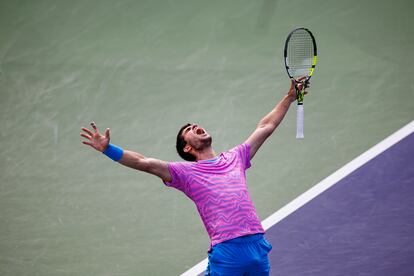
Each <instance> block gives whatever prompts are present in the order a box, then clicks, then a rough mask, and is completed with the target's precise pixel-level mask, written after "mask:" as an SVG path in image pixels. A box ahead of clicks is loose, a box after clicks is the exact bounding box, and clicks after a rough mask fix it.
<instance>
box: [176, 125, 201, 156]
mask: <svg viewBox="0 0 414 276" xmlns="http://www.w3.org/2000/svg"><path fill="white" fill-rule="evenodd" d="M189 126H191V124H185V125H184V126H182V127H181V128H180V131H178V134H177V143H176V144H175V147H176V148H177V152H178V155H179V156H181V158H182V159H184V160H187V161H196V158H195V156H194V155H192V154H191V153H188V152H184V147H185V145H187V142H186V141H185V140H184V137H183V135H182V132H183V130H184V129H185V128H187V127H189Z"/></svg>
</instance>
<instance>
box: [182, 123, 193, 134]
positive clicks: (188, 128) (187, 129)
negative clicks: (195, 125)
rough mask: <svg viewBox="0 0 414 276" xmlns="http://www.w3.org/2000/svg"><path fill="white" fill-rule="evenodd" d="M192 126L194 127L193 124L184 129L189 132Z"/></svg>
mask: <svg viewBox="0 0 414 276" xmlns="http://www.w3.org/2000/svg"><path fill="white" fill-rule="evenodd" d="M191 127H192V125H191V126H188V127H186V128H185V129H184V133H187V132H188V131H190V129H191Z"/></svg>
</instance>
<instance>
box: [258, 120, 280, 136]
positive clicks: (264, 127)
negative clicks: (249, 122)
mask: <svg viewBox="0 0 414 276" xmlns="http://www.w3.org/2000/svg"><path fill="white" fill-rule="evenodd" d="M276 127H277V126H276V125H273V124H269V123H267V124H259V125H258V126H257V128H258V129H260V131H261V132H262V133H263V134H264V135H266V136H270V135H272V133H273V131H275V129H276Z"/></svg>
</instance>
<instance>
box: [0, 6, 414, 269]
mask: <svg viewBox="0 0 414 276" xmlns="http://www.w3.org/2000/svg"><path fill="white" fill-rule="evenodd" d="M413 10H414V4H413V2H412V1H408V0H407V1H403V0H399V1H374V0H372V1H363V0H362V1H361V0H352V1H322V0H314V1H305V0H302V1H297V0H294V1H292V0H283V1H282V0H280V1H272V0H257V1H250V0H245V1H243V0H232V1H218V0H217V1H216V0H214V1H201V0H186V1H184V0H177V1H154V0H152V1H150V0H148V1H140V0H137V1H132V0H131V1H126V0H120V1H109V0H101V1H98V0H89V1H79V0H76V1H62V0H60V1H51V0H50V1H47V0H39V1H28V0H27V1H18V0H15V1H11V0H3V1H0V93H1V101H0V125H1V128H0V137H1V143H0V153H1V160H0V275H39V276H49V275H50V276H52V275H83V276H84V275H179V274H181V273H182V272H184V271H186V270H187V269H189V268H190V267H192V266H193V265H195V264H196V263H198V262H199V261H200V260H202V259H204V258H205V257H206V251H207V249H208V245H209V240H208V236H207V233H206V232H205V230H204V226H203V225H202V223H201V220H200V218H199V217H198V213H197V211H196V208H195V206H194V204H193V203H192V202H191V201H190V200H188V199H187V198H186V197H185V196H184V195H183V194H181V193H180V192H178V191H176V190H173V189H169V188H166V187H165V186H164V185H163V184H162V182H161V181H160V180H159V179H157V178H156V177H153V176H150V175H146V174H144V173H141V172H137V171H134V170H131V169H128V168H124V167H122V166H120V165H118V164H116V163H114V162H112V161H111V160H109V159H108V158H106V157H105V156H103V155H102V154H100V153H98V152H96V151H94V150H92V149H90V148H88V147H86V146H84V145H82V144H81V142H80V141H81V138H80V136H79V133H80V128H81V127H82V126H88V125H89V123H90V122H91V121H92V120H94V121H95V122H96V123H97V125H98V127H100V128H101V129H104V128H106V127H109V128H111V141H112V142H113V143H114V144H116V145H119V146H122V147H124V148H127V149H130V150H135V151H138V152H141V153H142V154H144V155H146V156H151V157H156V158H159V159H163V160H169V161H178V160H179V157H178V155H177V154H176V152H175V147H174V143H175V136H176V133H177V131H178V129H179V128H180V127H181V126H182V125H183V124H185V123H187V122H195V123H198V124H200V125H201V126H203V127H204V128H206V129H207V131H208V132H209V133H210V134H211V135H212V136H213V146H214V148H215V150H216V152H220V151H224V150H227V149H229V148H231V147H233V146H235V145H236V144H238V143H241V142H243V141H244V140H245V139H246V138H247V137H248V136H249V134H250V133H251V132H252V131H253V130H254V128H255V126H256V124H257V122H258V121H259V120H260V119H261V118H262V117H263V116H264V115H266V114H267V113H268V112H269V111H270V110H271V109H272V108H273V107H274V105H275V104H276V103H277V102H278V101H279V100H280V99H281V98H282V97H283V95H284V93H285V92H286V91H287V89H288V88H289V80H288V78H287V75H286V73H285V69H284V66H283V60H282V57H283V46H284V40H285V38H286V35H287V34H288V33H289V31H291V30H292V29H293V28H295V27H302V26H303V27H308V28H309V29H311V30H312V31H313V32H314V34H315V36H316V39H317V43H318V50H319V54H318V58H319V60H318V65H317V69H316V71H315V74H314V77H313V79H312V87H311V90H310V94H309V95H308V96H307V97H306V98H305V139H304V140H296V139H295V114H296V113H295V111H296V107H295V106H294V105H292V107H291V109H290V111H289V113H288V115H287V117H286V118H285V121H284V122H283V123H282V124H281V125H280V126H279V128H278V129H277V130H276V132H275V133H274V135H273V136H272V137H271V138H270V139H269V140H268V142H267V143H266V144H265V145H264V146H263V147H262V149H261V150H260V151H259V152H258V154H257V155H256V157H255V158H254V160H253V161H252V165H253V166H252V168H251V169H250V170H249V171H248V183H249V189H250V192H251V196H252V198H253V201H254V202H255V206H256V209H257V211H258V214H259V216H260V217H261V219H262V220H263V219H265V218H266V217H268V216H269V215H271V214H272V213H274V212H275V211H276V210H278V209H279V208H281V207H282V206H284V205H285V204H287V203H288V202H290V201H291V200H292V199H294V198H295V197H296V196H298V195H300V194H301V193H303V192H304V191H306V190H307V189H309V188H310V187H312V186H313V185H315V184H316V183H318V182H319V181H320V180H321V179H323V178H324V177H326V176H327V175H329V174H331V173H332V172H334V171H335V170H336V169H338V168H340V167H342V166H343V165H344V164H345V163H347V162H348V161H350V160H352V159H353V158H354V157H356V156H358V155H359V154H360V153H362V152H364V151H365V150H366V149H368V148H370V147H371V146H373V145H375V144H376V143H377V142H379V141H381V140H382V139H384V138H385V137H387V136H388V135H390V134H391V133H393V132H394V131H396V130H398V129H400V128H401V127H402V126H404V125H405V124H407V123H408V122H410V121H412V120H413V119H414V100H413V98H414V81H413V76H414V55H413V52H412V50H413V49H414V33H413V31H412V30H413V27H414V17H413V16H412V12H413Z"/></svg>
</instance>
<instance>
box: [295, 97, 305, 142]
mask: <svg viewBox="0 0 414 276" xmlns="http://www.w3.org/2000/svg"><path fill="white" fill-rule="evenodd" d="M303 137H304V136H303V104H298V109H297V110H296V139H303Z"/></svg>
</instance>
